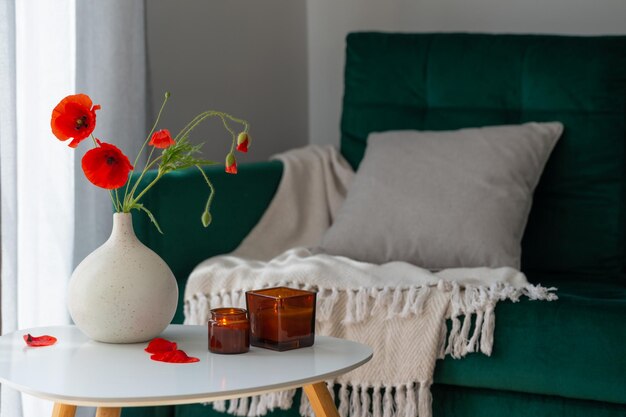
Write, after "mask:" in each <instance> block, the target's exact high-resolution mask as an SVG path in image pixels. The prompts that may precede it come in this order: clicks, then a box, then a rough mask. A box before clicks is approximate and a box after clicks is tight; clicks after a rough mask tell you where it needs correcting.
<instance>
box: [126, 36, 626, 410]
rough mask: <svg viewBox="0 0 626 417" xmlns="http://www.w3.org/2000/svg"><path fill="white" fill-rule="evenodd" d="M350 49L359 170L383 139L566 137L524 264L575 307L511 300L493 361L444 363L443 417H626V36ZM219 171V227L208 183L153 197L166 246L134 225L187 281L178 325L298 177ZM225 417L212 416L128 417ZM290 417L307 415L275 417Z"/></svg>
mask: <svg viewBox="0 0 626 417" xmlns="http://www.w3.org/2000/svg"><path fill="white" fill-rule="evenodd" d="M346 50H347V55H346V70H345V92H344V101H343V115H342V121H341V152H342V154H343V155H344V156H345V157H346V159H347V160H348V161H349V162H350V164H351V165H352V166H353V167H354V168H358V165H359V162H360V160H361V158H362V156H363V152H364V149H365V146H366V140H367V135H368V134H369V133H370V132H373V131H385V130H399V129H418V130H447V129H457V128H462V127H470V126H485V125H499V124H517V123H522V122H526V121H552V120H558V121H561V122H562V123H563V124H564V125H565V132H564V134H563V136H562V138H561V140H560V141H559V143H558V144H557V147H556V149H555V150H554V152H553V154H552V155H551V158H550V160H549V162H548V164H547V167H546V169H545V171H544V174H543V176H542V179H541V181H540V184H539V186H538V188H537V189H536V192H535V196H534V203H533V208H532V211H531V214H530V218H529V221H528V225H527V228H526V232H525V235H524V240H523V261H522V264H523V271H524V272H525V273H526V274H527V275H528V277H529V279H530V281H532V282H534V283H541V284H543V285H546V286H555V287H558V289H559V291H558V295H559V300H558V301H554V302H532V301H528V300H523V301H521V302H519V303H515V304H514V303H511V302H502V303H499V304H498V306H497V309H496V317H497V324H496V332H495V344H494V349H493V355H492V356H491V357H486V356H484V355H482V354H471V355H469V356H468V357H467V358H465V359H462V360H454V359H452V358H450V357H448V358H446V359H445V360H443V361H440V362H438V364H437V369H436V373H435V385H434V387H433V397H434V399H433V412H434V415H435V416H447V417H448V416H458V417H470V416H471V417H479V416H485V417H486V416H489V417H494V416H507V417H517V416H520V417H521V416H568V417H578V416H580V417H582V416H597V417H614V416H626V36H625V37H623V36H612V37H609V36H602V37H565V36H543V35H541V36H539V35H534V36H528V35H483V34H382V33H355V34H350V35H349V36H348V38H347V48H346ZM257 140H258V141H259V142H261V141H262V140H263V138H260V137H259V138H257ZM206 172H207V173H208V174H209V176H210V177H211V178H212V179H213V181H214V184H215V187H216V188H217V196H216V199H215V203H214V204H215V205H214V208H213V224H212V225H211V226H210V228H209V229H203V228H202V227H201V224H200V214H201V212H202V210H203V204H204V201H205V198H206V191H205V186H204V184H203V179H202V177H201V176H200V175H199V174H198V173H197V172H194V171H184V172H180V173H174V174H171V175H169V176H168V177H165V178H164V179H163V180H162V182H161V183H160V184H159V186H158V187H155V189H154V191H153V192H151V193H149V194H148V195H147V196H146V201H145V204H146V206H148V207H150V209H151V210H152V211H153V213H154V214H155V216H156V217H157V218H158V220H159V222H160V224H161V226H162V229H163V230H164V232H165V234H164V235H160V234H159V233H158V232H157V231H156V229H155V228H154V227H152V226H151V225H150V224H149V221H148V220H147V219H146V218H145V217H143V216H141V215H135V220H134V221H135V226H136V230H137V232H138V235H139V237H140V239H141V240H142V241H143V242H145V243H146V244H147V245H149V246H150V247H151V248H152V249H154V250H155V251H156V252H157V253H158V254H160V255H161V256H162V257H163V258H164V259H165V261H166V262H168V264H169V265H170V266H171V268H172V270H173V271H174V273H175V275H176V277H177V279H178V283H179V286H180V290H181V303H180V305H179V309H178V312H177V314H176V317H175V322H177V323H181V322H182V320H183V316H182V291H183V290H184V287H185V280H186V277H187V276H188V275H189V273H190V272H191V270H192V269H193V268H194V266H195V265H196V264H197V263H199V262H200V261H202V260H204V259H206V258H207V257H210V256H212V255H217V254H221V253H226V252H229V251H231V250H233V249H234V248H235V247H236V246H237V244H238V243H239V242H240V241H241V239H242V238H244V236H246V234H247V233H248V232H249V231H250V230H251V228H252V227H254V225H255V224H256V222H257V221H258V220H259V218H260V217H261V215H262V214H263V211H264V210H265V208H266V207H267V205H268V204H269V202H270V201H271V199H272V196H273V194H274V193H275V191H276V188H277V186H278V183H279V181H280V178H281V174H282V166H281V164H280V163H279V162H262V163H251V164H242V165H241V166H240V173H239V175H237V176H229V175H227V174H224V173H223V172H222V169H221V168H209V169H207V170H206ZM399 175H401V173H399ZM149 180H150V178H147V179H146V181H149ZM296 402H297V399H296ZM218 414H220V413H217V412H215V411H213V410H212V408H210V407H206V406H203V405H185V406H176V407H162V408H158V409H156V408H155V409H152V408H141V409H129V410H125V411H124V415H125V416H133V415H134V416H139V415H142V416H176V417H192V416H193V417H196V416H197V417H199V416H208V415H211V416H217V415H218ZM286 415H289V416H292V417H293V416H296V415H297V406H296V407H294V408H293V409H292V410H290V411H276V412H274V413H273V414H272V416H274V417H275V416H286ZM344 417H345V416H344ZM407 417H409V416H407Z"/></svg>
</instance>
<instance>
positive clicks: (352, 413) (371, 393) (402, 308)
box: [185, 280, 557, 417]
mask: <svg viewBox="0 0 626 417" xmlns="http://www.w3.org/2000/svg"><path fill="white" fill-rule="evenodd" d="M274 286H289V287H292V288H300V289H307V290H312V291H317V293H318V296H317V309H316V319H317V321H319V322H320V323H326V322H329V321H331V320H333V319H334V318H335V316H336V315H337V314H339V315H340V317H341V314H343V320H342V321H343V323H344V324H353V323H360V322H363V321H365V320H367V319H368V317H369V316H371V315H374V314H384V315H385V317H387V319H398V318H408V317H410V316H412V315H420V314H422V313H423V311H424V309H425V308H426V307H427V304H428V300H429V296H430V295H431V293H432V291H436V290H439V291H446V292H450V293H451V297H450V298H451V302H450V308H449V309H448V318H449V319H450V320H451V323H452V326H451V329H450V331H449V332H448V329H447V326H446V323H445V322H442V327H441V331H440V340H439V346H438V353H439V355H438V357H439V358H443V357H444V356H445V355H451V356H452V357H454V358H461V357H463V356H465V355H467V354H468V353H470V352H477V351H479V350H480V352H482V353H484V354H485V355H491V352H492V350H493V334H494V327H495V313H494V307H495V305H496V303H497V302H498V301H501V300H511V301H513V302H517V301H519V299H520V297H522V296H526V297H528V298H529V299H531V300H555V299H557V296H556V294H554V293H553V291H554V290H556V289H555V288H545V287H542V286H540V285H530V284H529V285H527V286H525V287H523V288H514V287H512V286H509V285H503V284H501V283H498V284H494V285H492V286H491V287H480V286H465V287H463V288H461V287H460V286H459V285H458V284H457V283H455V282H449V281H444V280H440V281H439V282H438V284H437V285H436V287H435V286H419V287H418V286H413V287H406V288H390V287H382V288H364V287H361V288H358V289H353V290H344V289H338V288H316V287H312V286H310V285H303V284H298V283H295V282H285V281H280V282H276V283H273V284H271V285H270V284H268V285H266V286H265V287H264V288H267V287H274ZM250 289H251V288H250ZM250 289H244V290H235V291H224V290H222V291H220V292H217V293H213V294H202V293H198V294H195V295H193V296H192V297H191V298H188V299H187V300H186V301H185V324H205V323H207V321H208V319H209V314H210V310H211V309H212V308H217V307H223V306H234V307H245V303H246V300H245V292H246V291H247V290H250ZM342 293H344V294H345V295H346V297H345V303H346V305H345V311H343V312H339V311H336V310H337V306H338V305H340V299H341V295H342ZM328 383H329V384H332V381H329V382H328ZM431 384H432V381H430V380H429V381H419V382H418V383H413V382H411V383H407V384H404V385H399V386H385V385H382V384H378V385H362V384H346V383H342V384H341V385H340V386H339V391H338V411H339V415H340V416H341V417H416V416H419V417H432V411H431V405H432V395H431V392H430V386H431ZM331 392H332V391H331ZM294 394H295V390H289V391H283V392H275V393H270V394H263V395H260V396H254V397H250V398H239V399H234V400H230V401H229V402H228V406H227V404H226V401H216V402H214V403H213V408H214V409H215V410H216V411H221V412H226V413H228V414H231V415H236V416H240V417H257V416H264V415H266V414H267V413H268V412H269V411H272V410H274V409H276V408H280V409H283V410H288V409H290V408H291V406H292V404H293V397H294ZM333 394H334V392H333ZM300 414H301V415H302V416H305V417H308V416H310V417H313V410H312V408H311V405H310V404H309V401H308V399H307V397H306V395H302V399H301V402H300Z"/></svg>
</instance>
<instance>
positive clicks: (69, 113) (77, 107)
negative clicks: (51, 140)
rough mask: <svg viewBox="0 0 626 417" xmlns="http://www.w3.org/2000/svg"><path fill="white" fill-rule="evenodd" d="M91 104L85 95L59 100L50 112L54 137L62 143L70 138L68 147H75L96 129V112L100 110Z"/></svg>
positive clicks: (97, 106)
mask: <svg viewBox="0 0 626 417" xmlns="http://www.w3.org/2000/svg"><path fill="white" fill-rule="evenodd" d="M92 104H93V103H92V102H91V98H89V96H88V95H86V94H75V95H71V96H67V97H65V98H64V99H63V100H61V101H60V102H59V104H57V105H56V107H55V108H54V110H52V118H51V120H50V127H52V133H53V134H54V136H56V137H57V139H59V140H62V141H64V140H67V139H70V138H71V139H73V140H72V141H71V142H70V145H69V146H70V147H71V148H75V147H77V146H78V144H79V143H80V142H82V140H83V139H85V138H86V137H87V136H89V135H91V133H92V132H93V130H94V129H95V128H96V110H100V106H99V105H96V106H93V105H92Z"/></svg>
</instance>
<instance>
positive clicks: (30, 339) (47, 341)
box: [24, 333, 57, 347]
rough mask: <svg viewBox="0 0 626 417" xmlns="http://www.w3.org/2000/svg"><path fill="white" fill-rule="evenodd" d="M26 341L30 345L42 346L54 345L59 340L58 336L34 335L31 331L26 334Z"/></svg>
mask: <svg viewBox="0 0 626 417" xmlns="http://www.w3.org/2000/svg"><path fill="white" fill-rule="evenodd" d="M24 341H25V342H26V344H27V345H28V346H32V347H42V346H50V345H54V344H55V343H56V342H57V338H56V337H54V336H48V335H43V336H33V335H31V334H30V333H29V334H25V335H24Z"/></svg>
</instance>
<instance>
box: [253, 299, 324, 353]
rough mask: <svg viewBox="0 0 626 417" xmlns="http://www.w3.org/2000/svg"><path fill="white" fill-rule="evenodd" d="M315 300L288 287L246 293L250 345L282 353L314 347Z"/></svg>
mask: <svg viewBox="0 0 626 417" xmlns="http://www.w3.org/2000/svg"><path fill="white" fill-rule="evenodd" d="M315 296H316V294H315V293H314V292H311V291H304V290H298V289H294V288H287V287H276V288H267V289H263V290H254V291H248V292H246V305H247V307H248V312H249V314H250V344H251V345H252V346H258V347H263V348H267V349H273V350H279V351H284V350H290V349H297V348H301V347H307V346H311V345H313V342H314V341H315Z"/></svg>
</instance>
